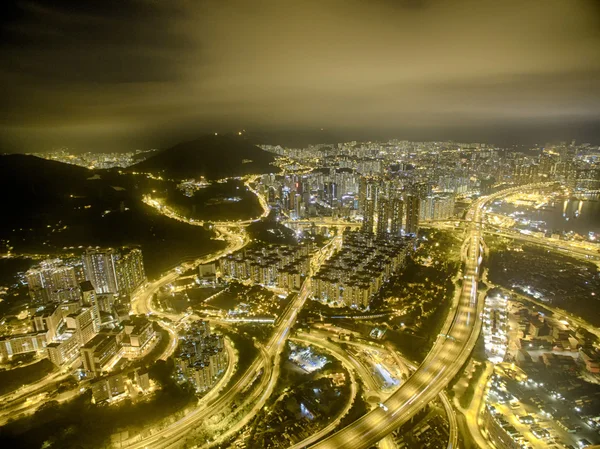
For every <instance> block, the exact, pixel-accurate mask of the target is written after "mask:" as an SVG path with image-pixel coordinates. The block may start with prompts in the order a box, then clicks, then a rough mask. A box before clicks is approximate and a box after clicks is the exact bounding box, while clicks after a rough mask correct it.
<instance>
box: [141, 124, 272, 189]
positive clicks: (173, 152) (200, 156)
mask: <svg viewBox="0 0 600 449" xmlns="http://www.w3.org/2000/svg"><path fill="white" fill-rule="evenodd" d="M274 160H275V158H274V156H273V155H272V154H271V153H268V152H266V151H263V150H261V149H260V148H258V147H257V146H255V145H253V144H251V143H249V142H248V141H247V140H246V139H245V138H244V137H243V136H220V135H219V136H216V135H207V136H203V137H201V138H199V139H196V140H192V141H190V142H183V143H180V144H177V145H175V146H174V147H172V148H169V149H167V150H163V151H160V152H159V153H157V154H155V155H153V156H151V157H149V158H148V159H146V160H145V161H142V162H140V163H138V164H135V165H133V166H132V167H131V169H132V170H133V171H142V172H151V173H154V174H159V173H160V174H164V175H165V176H167V177H169V178H175V179H185V178H199V177H200V176H204V177H205V178H206V179H211V180H214V179H221V178H227V177H233V176H244V175H249V174H261V173H272V172H274V171H276V170H275V167H273V165H271V163H272V162H273V161H274Z"/></svg>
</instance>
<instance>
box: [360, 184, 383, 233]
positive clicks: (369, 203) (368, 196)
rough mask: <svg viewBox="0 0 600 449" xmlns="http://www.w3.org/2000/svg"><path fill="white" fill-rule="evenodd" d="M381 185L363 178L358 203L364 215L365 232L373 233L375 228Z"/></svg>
mask: <svg viewBox="0 0 600 449" xmlns="http://www.w3.org/2000/svg"><path fill="white" fill-rule="evenodd" d="M379 191H380V187H379V183H378V182H377V181H376V180H375V179H371V178H361V180H360V186H359V192H358V198H359V199H358V203H359V208H360V210H361V211H362V215H363V224H362V228H361V229H362V231H363V232H373V231H374V227H375V212H376V210H377V199H378V196H379Z"/></svg>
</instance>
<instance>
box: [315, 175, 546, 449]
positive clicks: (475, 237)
mask: <svg viewBox="0 0 600 449" xmlns="http://www.w3.org/2000/svg"><path fill="white" fill-rule="evenodd" d="M540 186H541V185H540V184H535V185H531V186H527V187H525V186H520V187H517V188H512V189H507V190H503V191H501V192H497V193H495V194H493V195H490V196H488V197H484V198H481V199H479V200H477V201H476V202H475V203H473V205H472V207H471V209H470V210H469V211H468V213H467V219H468V220H469V221H470V226H469V232H468V235H467V237H466V239H465V244H466V251H464V252H463V258H464V276H463V284H462V289H461V292H460V295H459V296H458V298H457V299H458V303H457V304H453V306H452V308H451V310H450V313H449V314H448V318H447V319H446V322H445V324H444V327H443V330H442V334H443V336H439V337H438V339H437V341H436V343H435V344H434V346H433V348H432V349H431V351H430V352H429V354H428V355H427V357H426V358H425V360H424V361H423V363H422V364H421V365H420V366H419V368H418V369H417V370H416V371H415V373H414V374H413V375H412V376H411V377H410V378H409V379H408V380H407V381H406V382H405V383H404V384H403V385H402V386H401V387H400V388H399V389H398V390H397V391H396V392H395V393H394V394H393V395H392V396H390V397H389V398H388V399H387V400H386V401H385V402H384V403H383V405H384V407H378V408H375V409H373V410H371V411H370V412H369V413H367V414H366V415H364V416H363V417H361V418H360V419H358V420H357V421H355V422H353V423H352V424H350V425H348V426H346V427H345V428H343V429H342V430H340V431H339V432H337V433H335V434H333V435H331V436H330V437H328V438H326V439H324V440H323V441H321V442H319V443H317V444H315V445H314V446H311V447H312V448H315V449H366V448H368V447H370V446H372V445H373V444H375V443H377V442H378V441H379V440H381V439H383V438H384V437H385V436H386V435H388V434H389V433H390V432H392V431H393V430H394V429H396V428H398V427H400V426H401V425H402V424H404V423H405V422H407V421H408V420H409V419H410V418H411V417H413V416H414V415H415V414H416V413H417V412H418V411H419V410H420V409H422V408H423V407H424V406H425V405H427V404H428V403H429V402H430V401H431V400H432V399H433V398H434V397H435V396H437V395H438V394H439V393H440V392H441V391H442V390H443V389H444V388H445V387H446V385H448V383H449V382H450V380H451V379H452V378H453V377H454V376H455V375H456V374H457V373H458V371H459V369H460V367H461V366H462V365H463V364H464V363H465V361H466V360H467V359H468V357H469V356H470V354H471V352H472V350H473V347H474V346H475V343H476V341H477V338H478V336H479V331H480V329H481V312H482V310H483V303H482V301H480V300H479V295H478V291H477V284H478V278H479V265H480V263H481V260H482V246H481V236H482V230H481V228H482V226H481V218H482V215H483V213H484V211H483V210H484V207H485V205H486V204H487V203H488V202H489V201H493V200H494V199H496V198H498V197H500V196H502V195H507V194H510V193H513V192H516V191H520V190H522V189H524V188H537V187H540Z"/></svg>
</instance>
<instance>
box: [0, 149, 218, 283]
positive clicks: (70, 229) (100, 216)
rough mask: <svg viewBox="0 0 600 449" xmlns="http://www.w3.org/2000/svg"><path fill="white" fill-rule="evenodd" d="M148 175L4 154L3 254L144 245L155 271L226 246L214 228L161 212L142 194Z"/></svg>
mask: <svg viewBox="0 0 600 449" xmlns="http://www.w3.org/2000/svg"><path fill="white" fill-rule="evenodd" d="M154 182H155V181H152V180H148V179H147V178H146V177H142V176H133V175H128V174H127V175H120V174H119V173H118V171H106V170H96V171H92V170H87V169H85V168H82V167H76V166H74V165H67V164H62V163H60V162H53V161H48V160H45V159H40V158H36V157H33V156H24V155H8V156H0V192H1V193H0V208H1V210H2V220H0V253H3V252H5V251H6V247H7V246H10V247H12V248H14V249H13V252H14V253H38V254H39V253H46V254H47V253H53V254H56V253H60V252H61V251H63V249H64V248H69V247H78V246H80V245H82V246H88V245H93V246H95V245H98V246H121V245H140V246H141V247H142V250H143V252H144V260H145V262H146V268H147V271H148V272H149V274H150V275H151V276H155V275H157V274H158V273H159V272H160V271H162V270H164V269H166V268H169V267H170V266H171V265H173V264H175V263H177V262H178V261H179V259H181V258H185V257H192V256H198V255H201V254H203V253H206V252H209V251H214V250H216V249H218V248H220V247H222V245H223V242H220V241H216V240H211V237H212V235H213V234H212V233H211V232H209V231H206V230H204V229H202V228H199V227H194V226H189V225H187V224H184V223H180V222H178V221H175V220H171V219H169V218H166V217H164V216H162V215H160V214H158V213H157V212H156V211H155V210H154V209H152V208H150V207H148V206H146V205H145V204H143V203H142V201H141V199H140V198H141V192H142V191H144V190H147V189H148V188H154V187H158V186H155V185H154V184H151V183H154Z"/></svg>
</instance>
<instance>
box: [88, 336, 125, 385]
mask: <svg viewBox="0 0 600 449" xmlns="http://www.w3.org/2000/svg"><path fill="white" fill-rule="evenodd" d="M120 352H121V345H120V344H119V342H118V341H117V339H116V338H115V336H114V335H107V334H98V335H96V336H95V337H94V338H92V339H91V340H90V341H88V342H87V344H85V345H84V346H82V347H81V358H82V361H83V369H84V371H85V372H86V373H87V374H88V375H90V376H92V377H95V376H99V375H101V374H102V372H103V371H105V370H107V369H108V368H109V367H110V366H111V364H112V363H113V362H114V361H115V360H117V359H118V358H119V357H120V355H121V354H120Z"/></svg>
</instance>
